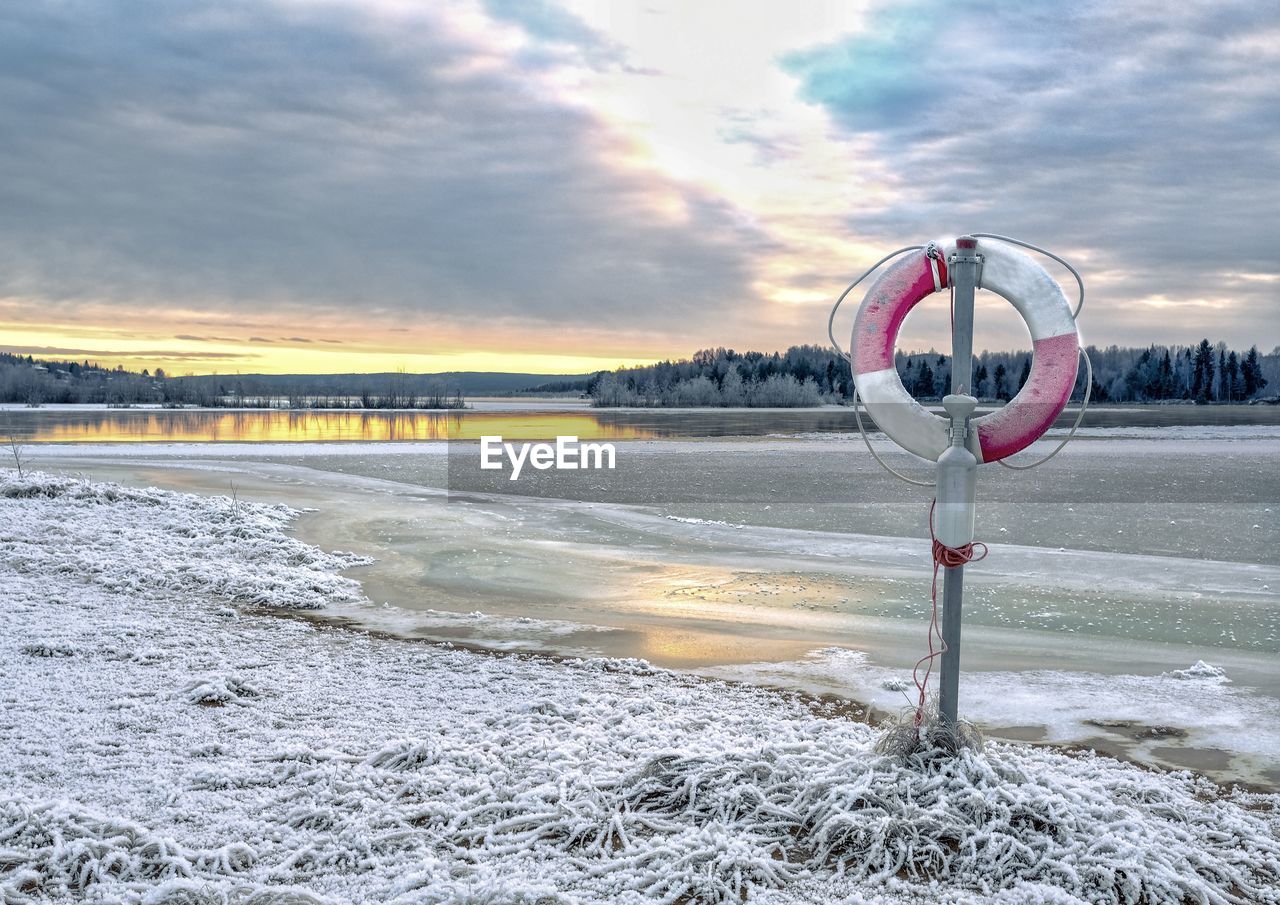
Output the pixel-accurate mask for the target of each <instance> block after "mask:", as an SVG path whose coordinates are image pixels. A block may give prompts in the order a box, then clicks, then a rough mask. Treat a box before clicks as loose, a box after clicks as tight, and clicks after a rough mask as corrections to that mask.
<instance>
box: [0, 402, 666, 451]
mask: <svg viewBox="0 0 1280 905" xmlns="http://www.w3.org/2000/svg"><path fill="white" fill-rule="evenodd" d="M10 415H11V416H12V417H11V418H10V419H9V421H10V423H9V425H8V426H7V427H8V428H9V429H12V431H13V433H14V434H15V436H16V437H17V438H18V439H19V440H22V441H24V442H31V443H138V442H156V441H173V442H187V443H214V442H219V441H231V442H240V443H296V442H301V441H342V440H346V441H357V440H359V441H369V440H382V441H397V440H401V441H403V440H474V439H478V438H480V437H482V436H487V435H499V436H502V437H503V438H504V439H510V440H531V439H541V438H546V437H555V436H557V435H566V436H568V435H572V436H577V437H581V438H583V439H593V440H644V439H649V438H652V437H654V436H656V434H655V432H653V431H651V430H646V429H644V428H642V427H638V426H634V425H628V424H625V423H616V422H612V421H609V420H605V421H602V420H601V419H599V418H597V417H595V416H594V415H592V414H589V413H582V414H579V413H529V414H509V413H504V412H465V413H464V412H457V411H450V412H334V411H316V412H293V411H227V412H219V411H198V412H190V411H171V410H161V411H131V410H123V411H93V412H41V411H33V412H13V413H10Z"/></svg>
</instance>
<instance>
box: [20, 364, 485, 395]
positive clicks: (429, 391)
mask: <svg viewBox="0 0 1280 905" xmlns="http://www.w3.org/2000/svg"><path fill="white" fill-rule="evenodd" d="M0 402H18V403H23V404H25V405H29V406H39V405H44V404H67V403H79V404H99V405H108V406H129V405H142V404H152V405H163V406H167V407H170V408H181V407H184V406H199V407H205V408H219V407H222V408H301V409H333V408H340V409H341V408H348V409H362V408H363V409H460V408H465V407H466V403H465V402H464V401H463V399H462V394H461V392H460V391H459V390H458V389H457V388H456V387H451V386H448V385H447V384H446V383H445V382H444V381H442V380H440V379H438V378H434V377H433V376H432V375H419V374H402V373H394V374H365V375H341V378H339V376H338V375H316V377H315V378H314V380H312V379H308V377H307V376H301V377H295V378H277V379H273V378H272V376H260V377H252V376H251V377H243V378H242V377H240V376H238V375H228V376H223V375H217V374H206V375H200V376H193V375H185V376H181V377H174V376H170V375H168V374H166V373H165V371H164V369H163V368H156V369H155V370H154V371H151V370H149V369H146V368H144V369H143V370H142V371H127V370H125V369H124V367H123V366H121V365H117V366H116V367H114V368H105V367H101V366H99V365H97V364H94V363H92V362H89V361H82V362H81V361H52V360H44V359H36V358H33V357H32V356H30V355H13V354H9V353H0Z"/></svg>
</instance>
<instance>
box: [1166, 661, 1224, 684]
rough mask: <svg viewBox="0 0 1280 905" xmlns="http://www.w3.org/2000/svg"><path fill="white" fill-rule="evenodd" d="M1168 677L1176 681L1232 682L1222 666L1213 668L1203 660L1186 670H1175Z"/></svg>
mask: <svg viewBox="0 0 1280 905" xmlns="http://www.w3.org/2000/svg"><path fill="white" fill-rule="evenodd" d="M1166 675H1168V676H1170V677H1172V678H1174V679H1220V680H1222V681H1224V682H1230V681H1231V680H1230V679H1228V678H1227V671H1226V670H1225V669H1223V668H1222V667H1221V666H1213V665H1211V664H1209V663H1206V662H1204V661H1203V660H1197V661H1196V662H1195V665H1194V666H1188V667H1187V668H1186V669H1173V670H1170V671H1169V672H1168V673H1166Z"/></svg>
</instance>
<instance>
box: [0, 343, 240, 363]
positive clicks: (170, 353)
mask: <svg viewBox="0 0 1280 905" xmlns="http://www.w3.org/2000/svg"><path fill="white" fill-rule="evenodd" d="M0 352H8V353H11V354H13V355H35V356H41V357H44V356H50V355H73V356H75V357H77V358H81V357H84V358H110V359H111V360H112V361H115V360H116V359H122V358H129V359H140V360H151V359H163V360H165V361H217V360H219V359H226V358H236V359H239V358H253V357H255V356H253V355H245V354H243V353H240V352H192V351H189V350H187V349H141V350H131V351H124V352H122V351H120V350H118V349H68V348H64V347H62V346H7V345H0Z"/></svg>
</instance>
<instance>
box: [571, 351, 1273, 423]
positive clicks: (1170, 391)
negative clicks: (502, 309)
mask: <svg viewBox="0 0 1280 905" xmlns="http://www.w3.org/2000/svg"><path fill="white" fill-rule="evenodd" d="M1086 351H1087V352H1088V354H1089V358H1090V360H1091V361H1092V363H1093V391H1092V394H1091V396H1092V399H1093V400H1094V401H1098V402H1167V401H1185V402H1196V403H1225V402H1237V403H1238V402H1249V401H1252V400H1255V399H1258V398H1259V397H1260V396H1261V395H1262V393H1263V391H1264V390H1265V388H1266V387H1267V386H1275V385H1277V383H1280V346H1278V347H1276V348H1275V349H1274V350H1272V351H1271V352H1270V353H1268V354H1265V355H1264V354H1262V353H1260V352H1259V351H1258V348H1257V346H1253V347H1251V348H1250V349H1248V350H1245V351H1236V350H1233V349H1229V348H1228V347H1227V345H1226V344H1225V343H1221V342H1219V343H1217V344H1216V345H1215V344H1211V343H1210V342H1209V340H1208V339H1203V340H1201V341H1200V343H1199V344H1198V345H1195V346H1161V345H1152V346H1147V347H1145V348H1122V347H1120V346H1108V347H1106V348H1098V347H1096V346H1089V347H1088V348H1087V350H1086ZM895 364H896V366H897V368H898V373H899V375H900V376H901V377H902V382H903V385H904V386H906V388H907V390H908V391H909V392H911V394H912V395H913V396H915V397H916V398H918V399H940V398H941V397H942V396H944V395H945V394H946V393H948V392H949V391H950V387H951V358H950V356H948V355H945V354H942V353H939V352H937V351H934V350H930V351H929V352H925V353H918V352H900V353H898V354H897V355H896V356H895ZM973 369H974V370H973V392H974V395H975V396H977V397H978V398H980V399H982V400H986V401H1001V400H1007V399H1011V398H1013V396H1014V395H1016V394H1017V392H1018V391H1019V390H1020V389H1022V387H1023V385H1024V384H1025V383H1026V382H1027V378H1028V377H1029V376H1030V374H1031V353H1029V352H1025V351H1022V352H979V353H977V354H975V355H974V357H973ZM1084 382H1085V369H1084V368H1083V367H1081V368H1080V373H1079V375H1078V376H1077V378H1076V386H1075V389H1074V391H1073V393H1072V398H1073V399H1075V400H1079V399H1082V398H1083V396H1084V390H1085V387H1084ZM587 393H588V394H589V395H590V397H591V399H592V402H593V404H594V405H597V406H641V407H653V406H728V407H736V406H769V407H790V406H811V405H820V404H822V403H833V402H834V403H846V404H847V403H848V402H849V401H851V400H852V398H853V378H852V375H851V374H850V372H849V366H848V364H847V363H846V362H845V361H844V360H843V359H841V358H840V357H839V356H837V355H836V353H835V352H834V350H832V349H831V348H829V347H827V346H813V345H804V346H792V347H791V348H790V349H788V350H787V351H786V352H774V353H772V354H770V353H765V352H742V353H739V352H735V351H734V350H733V349H725V348H723V347H721V348H715V349H703V350H701V351H699V352H697V353H695V354H694V356H693V357H692V358H688V359H680V360H678V361H661V362H658V363H656V364H652V365H643V366H639V367H632V368H619V369H618V370H616V371H600V372H598V373H597V374H595V375H594V376H592V378H591V379H590V380H589V381H588V382H587Z"/></svg>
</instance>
